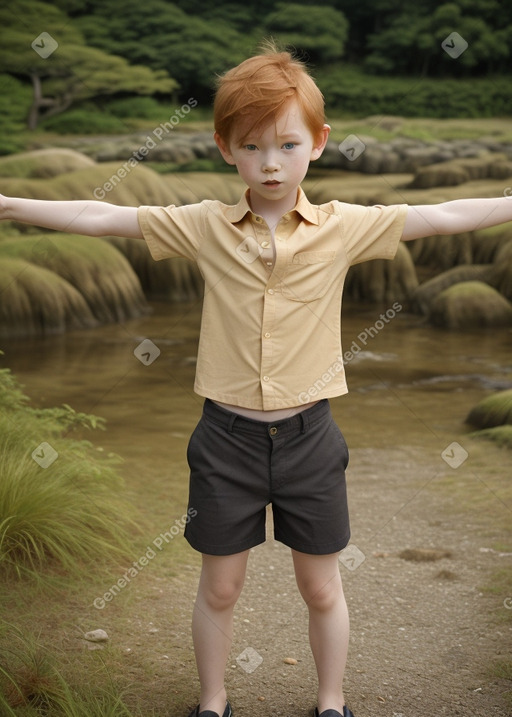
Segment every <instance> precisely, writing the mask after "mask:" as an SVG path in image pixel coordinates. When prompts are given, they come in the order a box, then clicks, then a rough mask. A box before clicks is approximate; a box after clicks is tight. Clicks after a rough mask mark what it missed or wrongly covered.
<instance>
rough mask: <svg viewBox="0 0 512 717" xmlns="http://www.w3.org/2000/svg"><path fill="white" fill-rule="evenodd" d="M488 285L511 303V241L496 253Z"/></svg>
mask: <svg viewBox="0 0 512 717" xmlns="http://www.w3.org/2000/svg"><path fill="white" fill-rule="evenodd" d="M489 284H490V285H491V286H493V287H494V288H495V289H496V290H497V291H499V292H500V294H502V295H503V296H504V297H506V298H507V299H508V300H509V301H512V241H510V242H508V243H507V244H504V245H503V246H502V247H501V249H500V250H499V251H498V253H497V256H496V261H495V262H494V266H493V270H492V273H491V276H490V277H489Z"/></svg>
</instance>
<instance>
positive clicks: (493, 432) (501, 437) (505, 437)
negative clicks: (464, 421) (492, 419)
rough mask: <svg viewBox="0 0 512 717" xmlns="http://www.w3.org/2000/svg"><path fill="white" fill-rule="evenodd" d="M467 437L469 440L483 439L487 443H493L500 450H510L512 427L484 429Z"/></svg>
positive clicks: (511, 446)
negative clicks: (469, 437)
mask: <svg viewBox="0 0 512 717" xmlns="http://www.w3.org/2000/svg"><path fill="white" fill-rule="evenodd" d="M469 435H470V436H471V438H485V439H486V440H488V441H493V443H496V445H498V446H500V447H501V448H510V449H511V450H512V426H495V427H494V428H484V430H483V431H474V432H473V433H470V434H469Z"/></svg>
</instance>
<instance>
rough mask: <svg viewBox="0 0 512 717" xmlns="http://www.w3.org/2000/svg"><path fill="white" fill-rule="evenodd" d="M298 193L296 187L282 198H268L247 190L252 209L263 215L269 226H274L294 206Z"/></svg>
mask: <svg viewBox="0 0 512 717" xmlns="http://www.w3.org/2000/svg"><path fill="white" fill-rule="evenodd" d="M298 195H299V190H298V188H297V189H294V190H293V192H290V193H289V194H287V195H286V196H285V197H283V198H282V199H276V200H268V199H265V198H264V197H260V195H259V194H256V193H254V192H250V191H249V205H250V207H251V209H252V211H253V212H254V213H255V214H259V216H260V217H263V219H265V221H266V222H267V224H268V225H269V226H271V225H272V226H276V225H277V224H278V223H279V220H280V219H281V217H282V216H283V215H284V214H286V212H289V211H291V210H292V209H293V208H294V207H295V205H296V204H297V198H298Z"/></svg>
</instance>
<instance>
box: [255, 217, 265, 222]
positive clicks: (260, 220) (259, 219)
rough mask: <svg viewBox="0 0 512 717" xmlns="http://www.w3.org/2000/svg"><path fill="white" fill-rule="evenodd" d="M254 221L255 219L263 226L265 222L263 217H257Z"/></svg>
mask: <svg viewBox="0 0 512 717" xmlns="http://www.w3.org/2000/svg"><path fill="white" fill-rule="evenodd" d="M254 219H255V221H257V222H258V224H261V223H262V221H263V219H262V218H261V217H255V218H254Z"/></svg>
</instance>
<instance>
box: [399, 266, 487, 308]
mask: <svg viewBox="0 0 512 717" xmlns="http://www.w3.org/2000/svg"><path fill="white" fill-rule="evenodd" d="M492 273H493V266H492V264H463V265H461V266H455V267H453V268H452V269H448V270H447V271H444V272H443V273H442V274H439V275H438V276H434V277H433V278H432V279H429V280H428V281H425V282H423V284H420V285H419V286H418V287H417V289H416V290H415V291H414V293H413V294H412V296H411V309H412V310H413V311H415V312H417V313H419V314H424V315H426V314H428V313H429V311H430V308H431V306H432V302H433V301H434V299H435V298H436V296H438V295H439V294H440V293H441V291H444V289H447V288H448V287H450V286H453V285H454V284H459V283H461V282H464V281H476V280H478V281H482V282H484V283H487V282H488V280H489V279H490V277H491V276H492Z"/></svg>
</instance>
